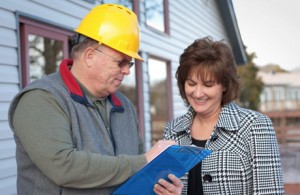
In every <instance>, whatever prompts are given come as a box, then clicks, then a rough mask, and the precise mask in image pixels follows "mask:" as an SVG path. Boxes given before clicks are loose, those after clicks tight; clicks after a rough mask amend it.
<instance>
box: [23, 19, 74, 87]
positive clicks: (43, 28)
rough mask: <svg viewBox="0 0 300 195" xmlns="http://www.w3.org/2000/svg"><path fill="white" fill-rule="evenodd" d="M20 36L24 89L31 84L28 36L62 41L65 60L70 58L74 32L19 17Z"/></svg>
mask: <svg viewBox="0 0 300 195" xmlns="http://www.w3.org/2000/svg"><path fill="white" fill-rule="evenodd" d="M19 30H20V31H19V33H20V34H19V36H20V54H21V65H20V68H21V81H20V86H21V88H24V87H25V86H26V85H28V84H29V82H30V72H29V71H30V70H29V69H30V64H29V46H28V44H29V43H28V35H29V34H34V35H37V36H43V37H47V38H50V39H55V40H58V41H62V43H63V48H62V52H63V58H69V39H70V37H71V36H72V35H74V32H73V31H71V30H66V29H63V28H61V27H59V26H55V25H52V24H49V23H45V22H43V21H41V20H36V19H31V18H28V17H24V16H20V17H19Z"/></svg>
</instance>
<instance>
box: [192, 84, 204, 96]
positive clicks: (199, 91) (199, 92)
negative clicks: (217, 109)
mask: <svg viewBox="0 0 300 195" xmlns="http://www.w3.org/2000/svg"><path fill="white" fill-rule="evenodd" d="M203 94H204V93H203V86H201V85H197V87H196V88H195V91H194V96H195V97H201V96H203Z"/></svg>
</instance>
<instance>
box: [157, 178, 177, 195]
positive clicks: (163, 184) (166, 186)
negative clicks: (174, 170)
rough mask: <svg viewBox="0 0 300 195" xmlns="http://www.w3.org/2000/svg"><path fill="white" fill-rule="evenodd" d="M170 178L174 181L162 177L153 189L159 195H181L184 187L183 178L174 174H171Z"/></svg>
mask: <svg viewBox="0 0 300 195" xmlns="http://www.w3.org/2000/svg"><path fill="white" fill-rule="evenodd" d="M168 178H169V179H170V180H171V181H172V183H170V182H168V181H166V180H164V179H160V180H158V184H155V185H154V189H153V191H154V192H155V193H156V194H158V195H171V194H172V195H180V194H181V192H182V188H183V184H182V182H181V180H180V179H179V178H177V177H176V176H175V175H173V174H169V175H168Z"/></svg>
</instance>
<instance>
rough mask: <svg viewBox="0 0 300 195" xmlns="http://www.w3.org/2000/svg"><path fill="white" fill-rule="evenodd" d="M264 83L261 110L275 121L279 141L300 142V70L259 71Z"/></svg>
mask: <svg viewBox="0 0 300 195" xmlns="http://www.w3.org/2000/svg"><path fill="white" fill-rule="evenodd" d="M258 77H260V78H261V79H262V81H263V83H264V88H263V92H262V94H261V96H260V102H261V105H260V111H262V112H264V113H265V114H266V115H268V116H269V117H270V118H271V119H272V121H273V123H274V127H275V130H276V133H277V137H278V139H279V142H281V143H287V142H295V141H296V142H300V82H299V78H300V71H298V72H297V71H295V72H263V71H260V72H258Z"/></svg>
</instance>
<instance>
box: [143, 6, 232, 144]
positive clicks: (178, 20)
mask: <svg viewBox="0 0 300 195" xmlns="http://www.w3.org/2000/svg"><path fill="white" fill-rule="evenodd" d="M140 6H142V4H141V5H140ZM143 10H144V8H143V7H140V19H141V37H142V39H141V40H142V44H141V51H142V52H144V53H147V54H148V55H154V56H157V57H161V58H163V59H166V60H170V61H171V72H172V100H173V108H172V109H173V116H174V117H178V116H180V115H182V114H184V113H185V112H186V107H185V106H184V103H183V101H182V99H181V97H180V95H179V91H178V88H177V80H176V79H175V72H176V70H177V67H178V64H179V56H180V54H181V53H182V52H183V50H184V49H185V48H186V47H187V46H188V45H189V44H191V43H192V42H193V41H194V40H195V39H197V38H201V37H204V36H208V35H210V36H212V37H213V38H214V39H216V40H220V39H225V40H228V36H227V32H226V30H225V26H224V24H223V20H222V18H221V15H220V12H219V10H218V6H217V3H216V2H215V1H203V0H185V1H173V0H169V19H170V21H169V22H170V23H169V26H170V35H166V34H163V33H160V32H157V31H155V30H153V29H151V28H149V27H147V26H146V25H145V17H144V12H143ZM147 70H148V69H147V63H144V64H143V71H144V74H143V75H144V77H143V79H144V97H145V98H146V99H147V100H149V85H148V83H149V82H148V79H149V77H148V72H147ZM145 102H148V101H145ZM144 111H145V113H150V105H149V104H145V108H144ZM150 117H151V115H150V114H147V115H145V116H144V119H145V122H146V124H150V120H151V118H150ZM145 132H151V125H146V126H145ZM145 135H146V138H145V139H146V141H147V143H148V142H149V143H150V140H151V134H150V133H146V134H145ZM147 135H149V136H150V137H147ZM146 146H147V149H148V148H149V147H150V145H146Z"/></svg>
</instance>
